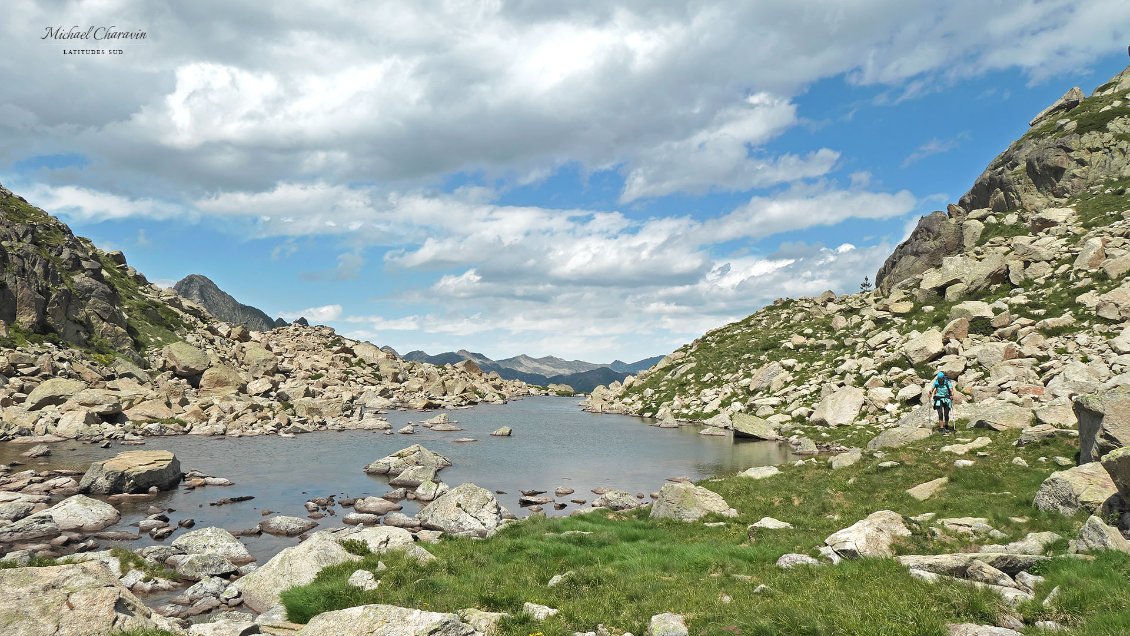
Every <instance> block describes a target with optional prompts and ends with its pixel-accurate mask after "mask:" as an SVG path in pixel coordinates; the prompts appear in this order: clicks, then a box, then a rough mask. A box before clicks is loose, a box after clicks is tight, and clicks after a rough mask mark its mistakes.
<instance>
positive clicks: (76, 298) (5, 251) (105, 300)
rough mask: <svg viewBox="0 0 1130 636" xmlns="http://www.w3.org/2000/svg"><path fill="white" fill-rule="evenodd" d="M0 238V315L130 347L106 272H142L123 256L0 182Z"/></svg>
mask: <svg viewBox="0 0 1130 636" xmlns="http://www.w3.org/2000/svg"><path fill="white" fill-rule="evenodd" d="M0 242H2V243H3V247H0V320H3V321H4V322H5V323H7V324H10V325H16V326H17V327H19V328H21V329H24V330H25V331H27V332H29V333H37V334H53V335H54V336H56V337H58V338H60V339H62V340H64V341H66V342H68V343H71V344H76V345H80V346H92V345H101V346H102V348H107V349H114V350H117V351H121V352H126V351H131V350H133V349H134V341H133V338H132V337H131V334H130V332H129V330H128V323H127V322H126V316H125V314H124V313H123V311H122V308H121V307H122V298H121V295H120V294H119V291H118V289H116V287H115V286H114V284H113V281H112V280H111V277H112V276H117V277H121V278H122V279H131V280H133V281H134V284H144V283H139V282H138V281H143V280H144V279H143V278H142V277H141V275H140V274H137V273H136V272H134V271H133V270H132V269H130V268H129V267H128V266H126V265H125V264H124V259H122V261H123V262H122V264H120V265H119V264H117V263H116V262H114V260H113V259H111V258H109V256H108V255H107V254H103V253H101V252H99V251H98V250H97V249H95V248H94V246H93V244H91V243H90V241H88V240H86V239H79V238H77V237H75V236H74V234H72V233H71V231H70V229H69V228H68V227H67V226H66V225H64V224H63V223H61V222H59V221H58V220H56V219H54V218H52V217H51V216H49V215H48V214H47V213H46V212H44V211H42V210H40V209H38V208H35V207H33V206H32V205H30V204H28V203H27V201H26V200H24V199H23V198H22V197H19V196H17V195H15V194H13V193H12V192H10V191H9V190H7V189H5V188H3V187H0ZM111 269H112V270H113V272H112V273H111V271H110V270H111Z"/></svg>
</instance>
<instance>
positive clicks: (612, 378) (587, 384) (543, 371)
mask: <svg viewBox="0 0 1130 636" xmlns="http://www.w3.org/2000/svg"><path fill="white" fill-rule="evenodd" d="M403 358H404V359H405V360H410V361H413V362H429V363H431V364H436V365H444V364H456V363H459V362H462V361H464V360H471V361H473V362H474V363H475V364H477V365H479V368H481V369H482V370H483V371H486V372H491V371H494V372H495V373H497V374H498V375H499V376H501V377H502V378H504V379H506V380H521V381H523V382H526V383H527V384H537V385H539V386H548V385H550V384H568V385H569V386H571V387H573V388H574V389H575V390H577V391H580V392H582V393H588V392H590V391H592V390H593V389H594V388H596V387H598V386H600V385H605V384H609V383H611V382H616V381H620V380H623V379H624V378H626V377H627V376H629V375H631V374H633V373H638V372H640V371H643V370H644V369H648V368H650V367H652V366H653V365H655V363H657V362H659V361H660V360H661V359H662V358H663V356H655V357H652V358H646V359H644V360H640V361H638V362H632V363H627V362H624V361H622V360H615V361H613V362H611V363H608V364H599V363H595V362H585V361H583V360H564V359H562V358H558V357H556V356H545V357H542V358H534V357H532V356H528V355H525V354H522V355H517V356H514V357H512V358H504V359H502V360H492V359H490V358H488V357H487V356H485V355H483V354H481V353H475V352H473V351H467V350H466V349H460V350H459V351H446V352H444V353H438V354H436V355H429V354H428V353H426V352H424V351H409V352H408V353H406V354H404V356H403Z"/></svg>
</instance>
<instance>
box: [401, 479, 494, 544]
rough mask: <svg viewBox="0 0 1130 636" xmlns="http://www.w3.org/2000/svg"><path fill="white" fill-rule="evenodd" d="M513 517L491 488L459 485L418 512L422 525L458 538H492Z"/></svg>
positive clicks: (417, 516)
mask: <svg viewBox="0 0 1130 636" xmlns="http://www.w3.org/2000/svg"><path fill="white" fill-rule="evenodd" d="M508 516H510V515H509V513H507V512H506V509H505V508H503V507H502V506H501V505H500V504H499V503H498V499H496V498H495V496H494V493H492V492H491V491H489V490H487V489H485V488H480V487H479V486H476V485H475V484H459V485H458V486H456V487H454V488H452V489H451V490H449V491H447V492H446V493H444V494H443V495H441V496H440V497H439V498H438V499H436V500H435V501H433V502H431V503H430V504H428V505H427V506H424V508H423V509H422V510H420V512H418V513H416V518H417V519H418V520H419V521H420V525H422V526H423V527H425V528H429V529H431V530H443V531H444V532H446V533H448V534H450V535H454V536H457V537H480V538H482V537H489V536H491V535H493V534H494V533H495V532H497V531H498V529H499V528H500V527H501V526H502V523H503V520H504V519H505V518H506V517H508Z"/></svg>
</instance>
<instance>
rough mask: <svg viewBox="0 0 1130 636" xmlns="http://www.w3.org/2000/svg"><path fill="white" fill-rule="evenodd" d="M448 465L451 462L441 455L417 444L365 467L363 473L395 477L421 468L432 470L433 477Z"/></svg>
mask: <svg viewBox="0 0 1130 636" xmlns="http://www.w3.org/2000/svg"><path fill="white" fill-rule="evenodd" d="M450 465H451V460H449V459H447V458H446V457H444V456H443V455H440V454H439V453H433V452H432V451H430V450H428V449H426V448H424V447H423V446H421V445H419V444H413V445H411V446H409V447H408V448H404V449H401V450H398V451H396V452H395V453H393V454H391V455H388V456H385V457H382V458H381V459H378V460H376V461H374V462H372V463H371V464H369V465H368V466H365V472H366V473H368V474H370V475H393V476H396V475H400V474H401V473H403V472H404V471H406V470H408V469H410V468H413V467H416V466H423V467H427V468H430V469H432V473H433V475H434V473H436V472H439V471H440V470H442V469H444V468H447V467H448V466H450ZM416 485H419V484H416Z"/></svg>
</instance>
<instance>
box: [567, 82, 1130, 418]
mask: <svg viewBox="0 0 1130 636" xmlns="http://www.w3.org/2000/svg"><path fill="white" fill-rule="evenodd" d="M1053 106H1054V107H1053V108H1050V109H1048V110H1047V111H1046V112H1045V113H1041V115H1040V116H1038V117H1037V118H1036V119H1035V120H1033V122H1032V126H1031V129H1030V130H1029V132H1028V133H1027V134H1026V135H1024V137H1023V138H1021V139H1020V140H1018V141H1017V142H1016V143H1014V144H1012V146H1011V147H1009V149H1008V150H1006V151H1005V152H1004V153H1002V154H1001V155H1000V156H999V157H997V158H996V159H994V160H993V162H992V163H991V164H990V165H989V167H988V168H987V169H986V170H985V172H984V174H982V175H981V176H980V177H979V178H978V180H977V182H976V183H975V184H974V186H973V188H971V190H970V191H969V193H968V194H966V195H965V196H964V197H962V199H961V201H960V202H959V204H957V205H951V206H950V207H949V210H948V212H947V213H942V212H936V213H934V214H932V215H930V216H928V217H925V218H924V219H923V220H922V221H921V222H920V224H919V226H918V228H917V229H916V230H915V231H914V233H913V234H912V235H911V237H910V238H909V239H908V240H907V241H906V242H904V243H903V244H902V245H900V246H899V247H898V248H897V249H896V250H895V252H894V254H892V256H891V257H890V258H889V259H888V260H887V262H886V263H885V264H884V265H883V268H882V270H881V271H880V273H879V276H878V277H877V280H878V281H879V283H880V288H879V289H877V290H875V291H873V292H870V293H859V294H854V295H848V296H836V295H835V294H833V293H831V292H826V293H824V294H822V295H820V296H819V297H816V298H802V299H787V300H778V301H776V302H775V303H773V304H772V305H771V306H768V307H766V308H764V309H762V310H760V311H758V312H757V313H755V314H753V315H751V316H749V317H748V318H746V319H744V320H742V321H739V322H736V323H733V324H730V325H726V326H725V327H722V328H720V329H717V330H714V331H712V332H710V333H707V334H706V335H704V336H702V337H701V338H699V339H698V340H695V341H694V342H692V343H690V344H687V345H685V346H683V347H681V348H680V349H678V350H677V351H675V352H673V353H671V354H670V355H668V356H667V357H666V358H664V359H663V360H662V361H661V362H660V363H659V364H657V365H656V366H654V367H652V368H651V369H649V370H647V371H645V372H642V373H640V374H639V375H637V376H633V377H631V378H628V379H626V380H625V381H624V382H623V383H622V384H619V383H613V384H612V385H610V386H608V387H604V388H601V389H598V390H597V391H595V392H594V393H593V395H592V396H591V398H590V399H589V401H588V402H587V408H589V409H590V410H593V411H599V412H617V413H633V414H640V415H645V416H651V417H656V418H660V419H667V420H689V421H706V422H708V423H710V424H714V425H716V426H720V427H730V426H731V423H732V421H733V419H734V417H735V416H736V415H737V414H755V415H757V416H761V417H763V418H766V419H767V420H768V422H769V424H770V425H771V426H773V427H776V428H777V429H778V432H779V433H781V434H782V435H783V436H787V435H789V434H793V433H794V432H796V433H801V432H803V431H805V430H809V431H819V432H820V433H821V434H823V435H825V436H827V435H828V434H829V433H828V431H829V430H832V429H831V428H830V427H834V426H837V425H844V424H855V425H856V426H857V428H853V429H851V430H852V432H851V433H846V432H845V433H843V434H841V435H859V436H861V437H862V436H864V435H873V434H875V433H877V432H880V431H882V430H884V429H887V428H891V427H895V426H896V425H898V424H917V423H924V422H927V421H928V420H929V418H930V417H931V412H930V411H929V410H928V409H927V408H926V406H925V401H926V400H925V396H924V392H925V387H924V383H925V380H926V379H927V378H929V377H930V376H931V375H932V374H933V372H934V371H935V370H937V369H941V370H943V371H945V372H946V373H947V374H948V375H949V376H950V377H952V378H954V379H955V380H956V384H957V387H958V389H959V391H960V395H959V396H957V399H956V401H957V402H958V404H957V405H956V407H955V415H956V417H958V418H963V419H967V420H969V422H971V423H974V424H978V425H981V426H989V427H993V428H1023V427H1026V426H1028V425H1029V424H1030V423H1040V424H1044V425H1047V426H1048V427H1049V428H1053V429H1058V427H1073V426H1074V424H1075V417H1074V416H1073V414H1072V407H1071V398H1073V397H1074V396H1076V395H1080V394H1086V393H1091V392H1094V391H1097V390H1101V389H1104V388H1107V387H1111V386H1115V385H1119V384H1130V355H1128V354H1130V328H1128V327H1127V319H1128V318H1130V279H1128V278H1127V277H1126V274H1127V272H1130V195H1128V194H1127V187H1130V157H1128V153H1130V70H1128V71H1124V72H1123V73H1121V74H1120V75H1119V76H1117V77H1115V78H1114V79H1113V80H1112V81H1111V82H1109V83H1107V84H1105V85H1103V86H1101V87H1099V88H1098V89H1097V90H1096V91H1095V92H1094V93H1093V94H1092V95H1091V96H1090V97H1086V98H1085V99H1084V98H1082V92H1081V91H1078V89H1073V91H1071V92H1069V93H1068V95H1066V96H1065V97H1064V99H1062V100H1060V101H1059V102H1057V104H1056V105H1053ZM1053 434H1054V433H1053ZM864 439H865V437H864Z"/></svg>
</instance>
